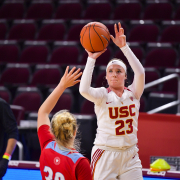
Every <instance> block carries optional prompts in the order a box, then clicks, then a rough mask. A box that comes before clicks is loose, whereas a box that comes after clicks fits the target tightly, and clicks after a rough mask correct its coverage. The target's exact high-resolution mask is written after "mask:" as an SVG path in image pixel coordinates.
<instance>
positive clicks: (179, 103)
mask: <svg viewBox="0 0 180 180" xmlns="http://www.w3.org/2000/svg"><path fill="white" fill-rule="evenodd" d="M174 78H177V80H178V93H177V100H176V101H173V102H170V103H168V104H165V105H163V106H160V107H158V108H155V109H152V110H150V111H148V112H147V113H148V114H154V113H157V112H160V111H162V110H165V109H168V108H170V107H173V106H178V108H177V115H180V76H179V75H178V74H170V75H168V76H165V77H162V78H160V79H157V80H155V81H152V82H150V83H147V84H145V87H144V89H148V88H150V87H153V86H155V85H158V84H161V83H163V82H166V81H169V80H171V79H174Z"/></svg>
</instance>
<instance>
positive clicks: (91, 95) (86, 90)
mask: <svg viewBox="0 0 180 180" xmlns="http://www.w3.org/2000/svg"><path fill="white" fill-rule="evenodd" d="M86 51H87V50H86ZM105 51H106V49H104V50H103V51H101V52H96V53H91V52H89V51H87V53H88V59H87V63H86V66H85V69H84V71H83V74H82V77H81V82H80V86H79V92H80V94H81V95H82V96H83V97H85V98H86V99H88V100H89V101H92V102H94V103H97V102H98V101H99V99H101V98H102V93H101V92H100V91H99V88H92V87H90V86H91V81H92V74H93V70H94V66H95V62H96V59H97V58H98V57H99V56H100V55H101V54H102V53H104V52H105Z"/></svg>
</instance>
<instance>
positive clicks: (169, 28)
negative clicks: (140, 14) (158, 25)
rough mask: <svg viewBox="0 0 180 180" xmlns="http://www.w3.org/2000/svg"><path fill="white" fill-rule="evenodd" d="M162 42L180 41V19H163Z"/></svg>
mask: <svg viewBox="0 0 180 180" xmlns="http://www.w3.org/2000/svg"><path fill="white" fill-rule="evenodd" d="M162 26H163V27H164V29H163V30H162V33H161V37H160V42H169V43H179V42H180V36H179V31H180V22H179V21H163V22H162Z"/></svg>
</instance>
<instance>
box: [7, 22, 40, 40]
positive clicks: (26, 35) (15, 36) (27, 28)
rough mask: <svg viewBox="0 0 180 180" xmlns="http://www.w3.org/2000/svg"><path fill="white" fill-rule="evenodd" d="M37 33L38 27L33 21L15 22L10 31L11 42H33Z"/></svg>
mask: <svg viewBox="0 0 180 180" xmlns="http://www.w3.org/2000/svg"><path fill="white" fill-rule="evenodd" d="M35 33H36V25H35V23H34V21H33V20H15V21H14V22H13V26H12V28H11V29H10V31H9V36H8V39H10V40H33V39H34V37H35Z"/></svg>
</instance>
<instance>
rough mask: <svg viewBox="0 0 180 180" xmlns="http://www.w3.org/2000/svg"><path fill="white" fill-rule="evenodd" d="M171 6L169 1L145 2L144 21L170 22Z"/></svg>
mask: <svg viewBox="0 0 180 180" xmlns="http://www.w3.org/2000/svg"><path fill="white" fill-rule="evenodd" d="M172 13H173V6H172V4H171V3H170V2H169V1H158V2H157V1H151V0H150V1H147V2H146V7H145V10H144V14H143V19H144V20H170V19H172Z"/></svg>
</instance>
